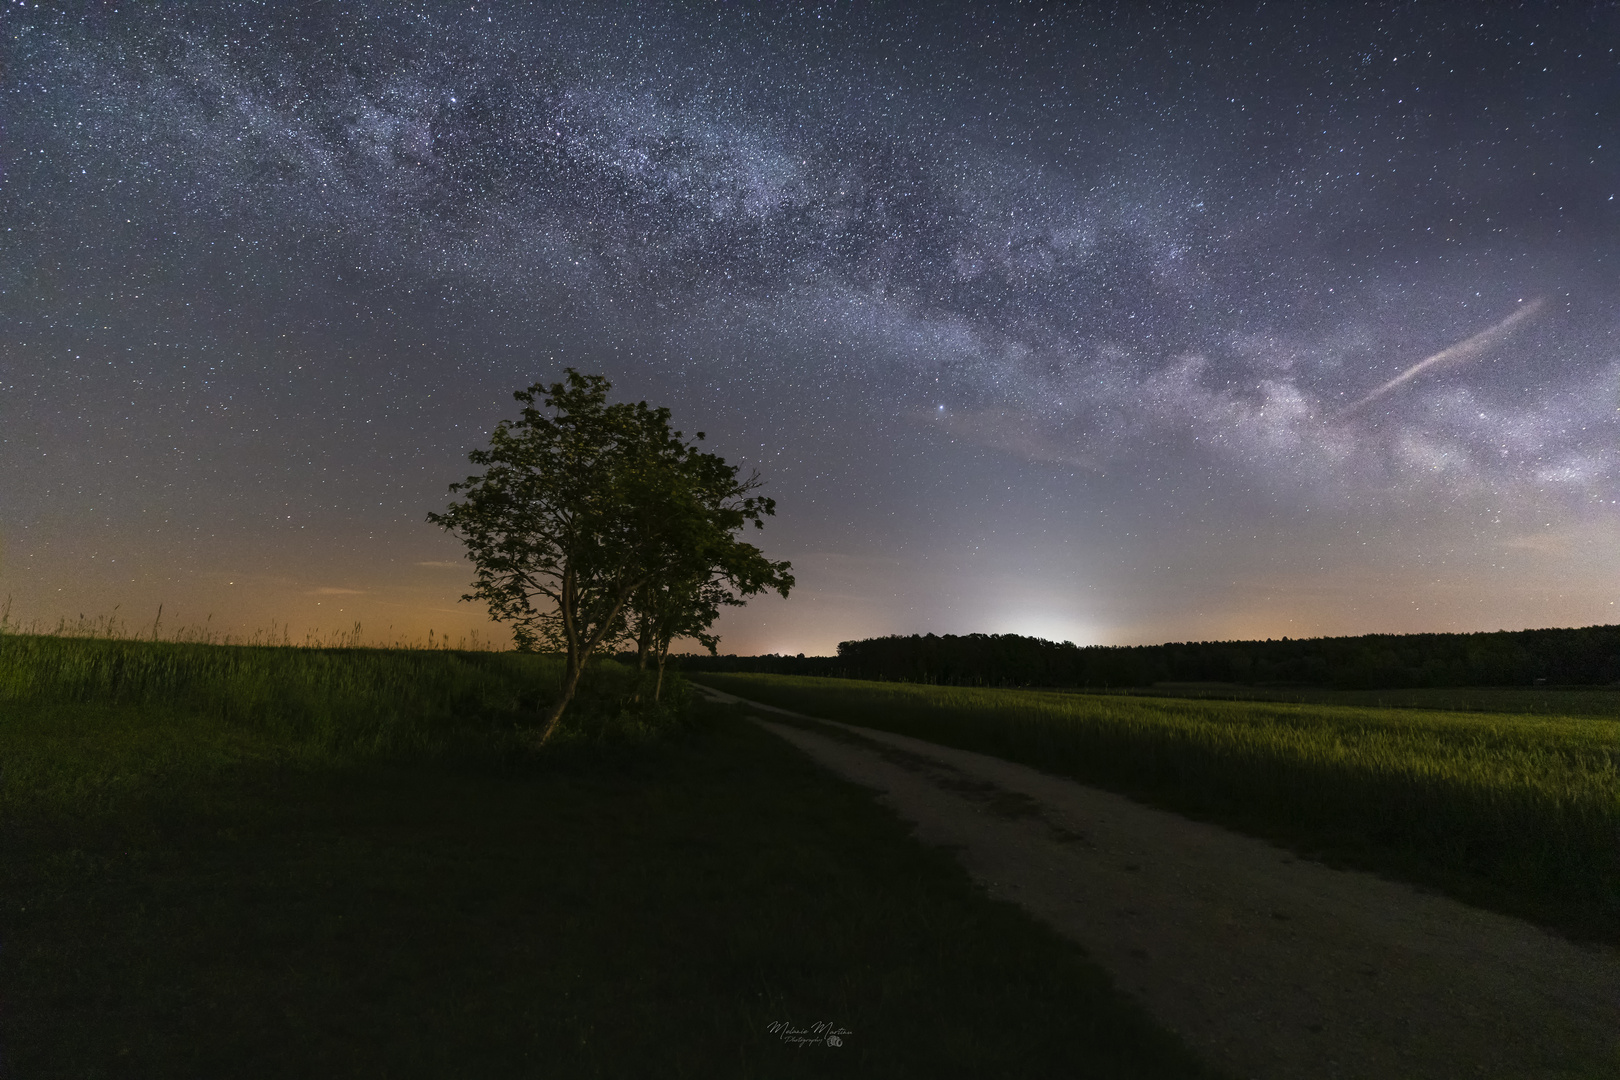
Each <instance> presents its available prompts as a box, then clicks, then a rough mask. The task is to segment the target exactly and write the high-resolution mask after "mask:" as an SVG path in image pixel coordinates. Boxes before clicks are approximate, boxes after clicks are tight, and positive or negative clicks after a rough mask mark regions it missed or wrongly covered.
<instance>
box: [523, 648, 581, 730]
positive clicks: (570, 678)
mask: <svg viewBox="0 0 1620 1080" xmlns="http://www.w3.org/2000/svg"><path fill="white" fill-rule="evenodd" d="M584 671H585V658H584V657H580V659H579V662H578V663H575V662H574V658H573V657H572V656H570V657H569V658H568V673H567V675H565V676H564V678H563V686H562V693H561V694H560V695H559V696H558V698H557V702H556V704H555V705H553V706H552V707H551V712H550V713H548V714H547V715H546V722H545V726H543V727H542V728H541V729H540V738H539V740H538V741H537V742H536V743H535V746H537V747H540V746H544V745H546V743H547V741H549V740H550V738H551V736H552V734H553V733H554V732H556V730H557V722H558V721H559V720H561V719H562V714H563V710H564V709H566V708H568V703H569V702H570V701H573V700H574V691H575V690H577V689H579V677H580V675H581V674H583V673H584Z"/></svg>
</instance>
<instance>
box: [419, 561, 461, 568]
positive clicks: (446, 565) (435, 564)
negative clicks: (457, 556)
mask: <svg viewBox="0 0 1620 1080" xmlns="http://www.w3.org/2000/svg"><path fill="white" fill-rule="evenodd" d="M416 565H417V566H426V567H430V568H432V569H434V570H454V569H456V568H457V567H459V566H465V565H466V563H463V562H449V561H445V560H443V559H430V560H428V561H426V562H419V563H417V564H416Z"/></svg>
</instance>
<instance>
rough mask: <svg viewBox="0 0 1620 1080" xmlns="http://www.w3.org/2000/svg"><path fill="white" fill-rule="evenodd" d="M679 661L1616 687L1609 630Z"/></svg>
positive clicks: (937, 675)
mask: <svg viewBox="0 0 1620 1080" xmlns="http://www.w3.org/2000/svg"><path fill="white" fill-rule="evenodd" d="M681 666H682V667H683V668H684V669H685V670H687V671H690V672H694V673H695V672H703V671H754V672H766V673H770V674H776V675H822V676H833V677H838V678H847V679H879V680H888V681H894V682H918V683H938V684H944V685H954V686H1084V687H1109V686H1149V685H1152V684H1153V683H1160V682H1228V683H1244V684H1249V685H1254V684H1261V683H1273V684H1275V683H1285V684H1295V685H1308V686H1331V687H1340V688H1344V689H1382V688H1394V687H1418V686H1531V685H1535V684H1538V683H1547V684H1551V685H1558V684H1564V685H1571V684H1576V685H1601V684H1606V683H1614V682H1620V626H1589V627H1585V628H1583V629H1579V630H1516V631H1506V630H1499V631H1497V632H1495V633H1483V634H1367V635H1365V636H1362V637H1340V638H1304V639H1296V640H1290V639H1289V638H1283V639H1282V640H1280V641H1271V640H1266V641H1199V642H1186V643H1171V644H1165V645H1136V646H1101V645H1092V646H1086V647H1084V648H1082V647H1080V646H1078V645H1072V644H1070V643H1068V642H1066V641H1045V640H1043V639H1041V638H1031V637H1022V636H1020V635H1018V634H967V635H963V636H957V635H955V634H945V635H943V636H940V635H935V634H927V635H921V634H913V635H911V636H910V637H901V636H898V635H895V636H891V637H882V638H867V639H866V640H864V641H846V642H843V643H842V644H840V645H839V646H838V655H837V656H805V655H803V654H802V653H801V654H800V655H798V656H778V655H774V654H773V655H769V656H713V657H711V656H684V657H681Z"/></svg>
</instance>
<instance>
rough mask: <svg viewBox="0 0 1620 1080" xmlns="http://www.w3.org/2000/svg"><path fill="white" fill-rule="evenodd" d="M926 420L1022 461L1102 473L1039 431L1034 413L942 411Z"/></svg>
mask: <svg viewBox="0 0 1620 1080" xmlns="http://www.w3.org/2000/svg"><path fill="white" fill-rule="evenodd" d="M922 415H923V417H924V418H925V419H927V420H929V421H930V422H931V423H932V424H933V425H934V426H936V427H939V428H942V429H944V430H945V431H948V432H950V433H951V434H952V435H955V436H957V437H959V438H963V439H966V440H968V441H969V442H973V443H977V444H978V445H980V446H985V447H988V448H990V449H992V450H1000V451H1002V452H1003V453H1008V454H1012V455H1013V456H1015V457H1021V458H1023V459H1024V460H1026V461H1034V462H1038V463H1040V464H1043V465H1067V466H1069V467H1070V468H1076V469H1085V470H1087V471H1088V472H1098V473H1100V472H1102V471H1103V470H1102V466H1101V465H1100V464H1098V463H1097V461H1096V460H1095V459H1093V458H1091V457H1089V456H1087V455H1085V454H1081V453H1079V452H1077V451H1076V449H1075V448H1074V447H1073V446H1072V445H1069V444H1068V443H1067V442H1065V441H1060V440H1059V439H1058V438H1055V437H1053V436H1052V435H1051V434H1048V433H1047V432H1044V431H1041V430H1040V429H1039V428H1038V426H1037V425H1038V423H1039V421H1038V419H1037V418H1036V417H1035V416H1034V415H1033V414H1031V413H1026V412H1020V411H1019V410H1017V409H1007V408H992V409H981V410H979V411H977V412H952V411H950V410H946V409H941V410H939V411H938V412H936V413H924V414H922Z"/></svg>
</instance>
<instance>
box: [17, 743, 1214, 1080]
mask: <svg viewBox="0 0 1620 1080" xmlns="http://www.w3.org/2000/svg"><path fill="white" fill-rule="evenodd" d="M0 836H3V839H0V866H3V867H4V872H3V875H0V929H3V933H4V940H3V942H0V993H3V998H0V1075H5V1076H8V1077H16V1078H19V1080H21V1078H29V1080H32V1078H39V1077H78V1078H91V1077H144V1076H152V1077H223V1076H299V1077H304V1076H323V1077H336V1076H367V1077H407V1076H422V1077H457V1076H466V1077H500V1076H523V1077H532V1076H557V1077H575V1076H578V1077H591V1076H604V1077H610V1076H660V1077H678V1076H702V1077H715V1076H761V1077H795V1076H821V1075H838V1076H852V1075H853V1076H873V1077H906V1076H916V1077H942V1076H990V1075H994V1076H1002V1077H1011V1076H1040V1077H1046V1076H1052V1077H1056V1076H1096V1077H1109V1078H1115V1077H1175V1078H1182V1077H1192V1076H1199V1075H1206V1073H1205V1072H1204V1071H1203V1069H1202V1067H1201V1066H1199V1065H1198V1064H1197V1063H1196V1062H1195V1061H1194V1060H1193V1059H1192V1058H1191V1057H1189V1056H1188V1053H1187V1051H1186V1050H1185V1049H1184V1048H1183V1047H1182V1046H1181V1044H1180V1043H1178V1042H1177V1041H1176V1040H1175V1039H1174V1037H1172V1036H1170V1035H1168V1034H1166V1033H1165V1032H1164V1031H1163V1030H1162V1029H1159V1028H1157V1027H1156V1026H1154V1025H1153V1024H1152V1023H1151V1022H1150V1021H1149V1020H1147V1019H1146V1018H1145V1016H1144V1015H1143V1014H1142V1013H1141V1012H1139V1011H1138V1010H1137V1008H1136V1007H1135V1006H1133V1005H1131V1004H1129V1003H1128V1002H1126V1001H1125V1000H1123V999H1122V998H1121V997H1119V996H1118V995H1117V994H1116V993H1115V991H1114V990H1113V989H1112V987H1111V985H1110V983H1109V981H1108V979H1107V977H1106V976H1104V975H1103V974H1102V973H1101V971H1100V970H1099V969H1098V968H1096V967H1095V966H1093V965H1092V964H1091V963H1090V962H1089V961H1088V960H1087V959H1086V958H1085V956H1084V955H1083V954H1082V953H1081V951H1080V950H1079V948H1078V947H1076V946H1074V945H1072V944H1070V943H1068V942H1067V941H1065V940H1063V939H1061V938H1059V937H1058V936H1056V935H1055V934H1054V933H1052V932H1050V931H1048V930H1047V929H1045V928H1044V927H1043V926H1041V925H1038V924H1037V923H1035V922H1034V921H1033V920H1032V919H1030V918H1029V917H1027V916H1025V915H1023V914H1022V913H1021V912H1020V911H1018V910H1016V909H1015V908H1013V907H1012V906H1011V905H1009V904H1005V903H1001V902H997V901H992V900H991V899H989V898H988V897H987V896H986V895H985V894H984V893H983V892H982V891H979V890H978V889H977V888H976V887H975V886H974V885H973V884H972V883H971V882H970V880H969V879H968V877H967V875H966V874H965V872H964V871H963V870H962V869H960V867H959V866H958V865H957V864H956V862H955V861H954V860H953V859H952V858H951V857H950V856H949V855H948V854H947V853H944V852H941V851H938V850H933V849H929V848H925V847H923V846H921V845H919V844H918V843H917V842H916V841H914V840H912V839H910V838H909V837H908V836H907V834H906V831H905V828H904V826H902V825H901V824H900V823H899V821H898V820H897V819H896V818H894V817H893V816H892V815H891V814H890V813H889V812H888V811H886V810H883V809H882V808H880V807H879V806H877V805H876V804H875V803H874V802H873V800H872V797H871V796H870V795H869V794H868V793H866V792H865V791H863V790H861V789H858V788H855V787H852V786H849V785H846V784H844V783H842V782H840V781H837V780H834V779H832V778H830V777H828V776H827V775H825V774H823V773H822V772H820V771H819V770H818V768H817V766H815V765H813V764H812V763H810V762H809V761H808V760H806V759H804V758H803V757H802V756H801V755H800V754H799V753H798V751H796V750H794V749H792V748H791V747H789V746H787V745H786V744H784V743H782V742H781V741H780V740H778V739H776V738H775V737H774V736H772V735H769V734H767V733H765V732H763V731H760V730H758V729H757V728H755V727H753V726H752V725H749V724H747V723H746V722H744V721H741V720H738V719H737V718H735V717H732V716H729V715H721V714H718V713H714V712H711V714H710V715H709V716H708V718H707V720H706V722H705V724H704V725H703V726H702V728H701V729H700V730H699V731H697V732H695V733H692V734H686V735H681V736H676V737H672V738H670V739H666V740H664V741H662V742H658V743H653V744H644V745H641V746H637V747H619V748H616V749H615V748H602V747H594V748H593V747H571V748H566V752H561V753H557V754H554V755H551V756H550V757H548V758H546V759H540V760H536V759H534V758H532V757H530V756H525V755H521V754H514V753H513V752H511V751H502V752H499V753H496V752H474V751H469V752H467V753H465V754H462V755H460V756H438V757H433V758H422V757H418V758H416V759H408V758H402V759H399V760H396V761H394V762H392V763H370V764H366V765H363V766H353V767H347V768H341V769H340V768H328V769H305V770H302V771H293V770H287V769H283V770H279V771H276V770H270V769H264V768H260V769H259V771H240V772H238V773H235V774H232V775H230V776H228V777H224V778H216V779H214V780H211V781H209V782H207V783H191V784H183V785H178V786H176V787H174V788H171V789H168V790H165V791H163V792H161V793H157V794H153V795H150V796H149V797H145V798H142V799H140V800H137V801H135V802H133V803H129V804H126V805H122V806H120V807H119V808H118V811H117V812H116V813H115V814H109V813H91V812H86V813H83V814H78V815H74V816H69V815H65V814H61V813H56V814H53V815H48V816H43V817H34V818H29V819H28V820H24V821H13V822H9V823H7V827H6V828H5V829H4V831H3V834H0ZM782 1022H787V1023H790V1024H792V1025H793V1026H794V1028H796V1029H801V1030H805V1031H807V1032H810V1033H811V1034H816V1035H819V1034H822V1032H818V1031H817V1029H815V1028H814V1027H813V1025H815V1024H818V1023H821V1024H832V1025H836V1028H835V1029H834V1030H835V1031H837V1032H838V1033H839V1041H840V1042H841V1044H842V1045H839V1046H830V1045H828V1042H827V1040H826V1039H824V1038H817V1039H815V1040H814V1041H807V1042H802V1043H796V1042H793V1041H790V1040H787V1039H784V1038H783V1037H782V1036H783V1033H782V1032H781V1031H780V1030H778V1029H774V1028H773V1025H776V1024H781V1023H782Z"/></svg>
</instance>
